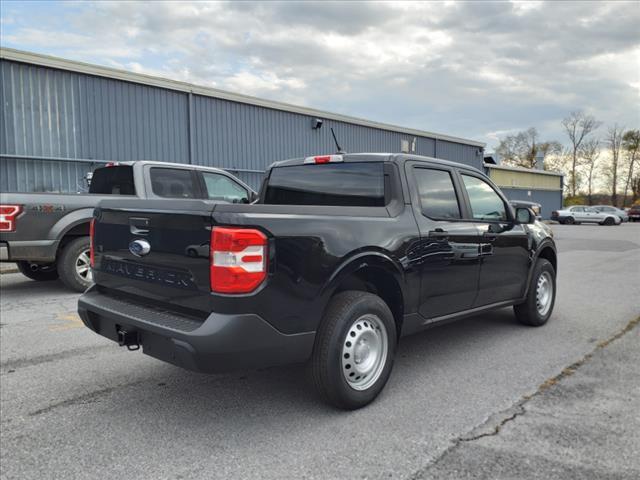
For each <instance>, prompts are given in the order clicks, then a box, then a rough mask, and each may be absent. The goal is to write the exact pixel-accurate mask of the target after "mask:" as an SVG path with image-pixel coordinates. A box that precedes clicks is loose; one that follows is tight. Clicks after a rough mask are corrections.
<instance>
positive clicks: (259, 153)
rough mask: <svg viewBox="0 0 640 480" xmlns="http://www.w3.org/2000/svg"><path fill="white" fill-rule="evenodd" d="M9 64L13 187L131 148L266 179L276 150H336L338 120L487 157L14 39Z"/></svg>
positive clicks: (358, 129)
mask: <svg viewBox="0 0 640 480" xmlns="http://www.w3.org/2000/svg"><path fill="white" fill-rule="evenodd" d="M0 68H1V75H2V76H1V81H2V85H1V88H2V91H1V100H2V125H1V128H0V191H3V192H7V191H19V192H35V191H47V192H76V191H80V190H82V189H83V188H84V187H85V185H84V182H83V176H84V175H85V174H86V172H88V171H91V170H93V169H94V168H96V167H97V166H99V165H100V164H101V163H104V162H112V161H127V160H160V161H168V162H180V163H192V164H197V165H209V166H216V167H220V168H224V169H227V170H229V171H230V172H232V173H234V174H236V175H237V176H239V177H240V178H241V179H242V180H244V181H245V182H246V183H248V184H250V185H252V186H253V187H254V188H256V187H258V185H259V182H260V178H261V174H262V172H263V171H264V169H265V167H267V166H268V165H269V164H270V163H272V162H273V161H276V160H282V159H286V158H292V157H299V156H306V155H313V154H321V153H332V152H334V151H335V145H334V143H333V139H332V137H331V132H330V127H333V128H334V130H335V132H336V134H337V136H338V138H339V140H340V143H341V146H342V147H343V148H344V149H345V150H347V151H350V152H364V151H366V152H401V151H406V152H412V153H417V154H420V155H428V156H432V157H436V158H443V159H447V160H454V161H458V162H462V163H466V164H468V165H472V166H475V167H477V168H478V169H482V165H483V153H484V151H483V150H484V144H483V143H481V142H476V141H473V140H466V139H462V138H456V137H451V136H448V135H441V134H436V133H431V132H425V131H421V130H414V129H410V128H403V127H398V126H394V125H387V124H382V123H377V122H372V121H368V120H363V119H359V118H353V117H348V116H345V115H339V114H335V113H329V112H324V111H319V110H315V109H311V108H303V107H298V106H294V105H289V104H285V103H278V102H272V101H267V100H262V99H258V98H255V97H249V96H246V95H239V94H234V93H229V92H225V91H221V90H217V89H213V88H206V87H201V86H197V85H192V84H189V83H184V82H178V81H173V80H168V79H163V78H158V77H153V76H148V75H141V74H136V73H131V72H126V71H122V70H115V69H111V68H105V67H100V66H96V65H90V64H86V63H80V62H73V61H69V60H64V59H60V58H55V57H50V56H45V55H39V54H34V53H28V52H22V51H18V50H13V49H0ZM319 120H321V121H322V125H321V126H320V127H319V128H318V126H319V123H320V122H319Z"/></svg>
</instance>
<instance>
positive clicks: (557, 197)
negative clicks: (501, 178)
mask: <svg viewBox="0 0 640 480" xmlns="http://www.w3.org/2000/svg"><path fill="white" fill-rule="evenodd" d="M500 189H501V190H502V192H503V193H504V194H505V195H506V197H507V198H508V199H509V200H526V201H527V202H538V203H539V204H540V205H542V218H543V219H545V220H548V219H550V218H551V212H552V211H554V210H560V209H561V208H562V190H528V189H520V188H506V187H500ZM529 192H531V195H529Z"/></svg>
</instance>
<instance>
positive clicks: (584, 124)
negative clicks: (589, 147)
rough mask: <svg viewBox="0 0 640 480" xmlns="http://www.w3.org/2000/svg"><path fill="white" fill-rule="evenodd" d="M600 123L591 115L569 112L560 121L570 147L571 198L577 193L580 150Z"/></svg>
mask: <svg viewBox="0 0 640 480" xmlns="http://www.w3.org/2000/svg"><path fill="white" fill-rule="evenodd" d="M600 124H601V122H599V121H597V120H596V119H595V117H594V116H593V115H588V114H586V113H584V112H571V113H570V114H569V116H568V117H567V118H565V119H564V120H562V126H563V127H564V130H565V132H566V134H567V136H568V137H569V141H570V142H571V146H570V149H569V155H570V161H571V170H570V171H569V191H570V192H571V195H572V196H574V197H575V196H576V193H577V191H578V176H577V173H578V167H579V166H580V148H582V145H583V143H584V141H585V139H586V138H587V137H588V136H589V135H590V134H591V133H593V132H594V131H595V130H596V129H597V128H598V127H599V126H600Z"/></svg>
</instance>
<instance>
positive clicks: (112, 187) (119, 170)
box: [89, 165, 136, 195]
mask: <svg viewBox="0 0 640 480" xmlns="http://www.w3.org/2000/svg"><path fill="white" fill-rule="evenodd" d="M89 193H96V194H100V195H135V194H136V187H135V183H134V181H133V167H132V166H131V165H117V166H112V167H102V168H97V169H96V170H94V172H93V175H92V176H91V184H90V185H89Z"/></svg>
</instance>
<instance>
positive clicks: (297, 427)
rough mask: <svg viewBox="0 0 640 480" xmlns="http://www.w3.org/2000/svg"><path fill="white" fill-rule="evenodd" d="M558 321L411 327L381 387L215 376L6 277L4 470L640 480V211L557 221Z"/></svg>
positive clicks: (71, 301) (72, 303)
mask: <svg viewBox="0 0 640 480" xmlns="http://www.w3.org/2000/svg"><path fill="white" fill-rule="evenodd" d="M553 228H554V231H555V233H556V241H557V243H558V249H559V277H558V288H559V294H558V298H557V301H556V307H555V313H554V315H553V317H552V318H551V320H550V323H549V324H548V325H546V326H545V327H543V328H538V329H536V328H527V327H523V326H521V325H519V324H517V323H516V322H515V320H514V318H513V314H512V311H511V310H510V309H505V310H501V311H498V312H494V313H491V314H485V315H481V316H477V317H474V318H469V319H465V320H462V321H459V322H457V323H452V324H448V325H444V326H441V327H438V328H434V329H432V330H430V331H427V332H425V333H423V334H419V335H416V336H413V337H408V338H405V339H403V340H402V341H401V345H400V348H399V352H398V357H397V359H396V364H395V367H394V372H393V374H392V377H391V380H390V381H389V384H388V385H387V388H386V389H385V391H384V392H383V394H382V395H381V396H380V398H379V399H378V400H377V401H376V402H375V403H374V404H372V405H370V406H369V407H367V408H365V409H362V410H359V411H356V412H350V413H345V412H341V411H336V410H333V409H331V408H329V407H326V406H325V405H324V404H322V403H320V402H319V401H318V400H317V399H316V397H315V395H314V393H313V392H312V391H311V389H310V388H309V386H308V385H307V382H306V378H305V370H304V367H302V366H294V367H286V368H274V369H268V370H263V371H255V372H240V373H234V374H226V375H210V376H208V375H202V374H195V373H190V372H186V371H183V370H181V369H179V368H176V367H173V366H170V365H167V364H164V363H161V362H159V361H156V360H154V359H152V358H149V357H146V356H144V355H142V354H141V353H139V352H135V353H134V352H127V351H126V350H124V349H122V348H119V347H118V346H117V345H115V344H114V343H111V342H109V341H108V340H106V339H104V338H102V337H99V336H97V335H95V334H94V333H92V332H90V331H89V330H87V329H86V328H84V327H83V325H82V323H81V322H80V320H79V318H78V317H77V315H76V313H75V308H76V300H77V295H76V294H73V293H69V292H68V291H66V290H64V289H63V287H62V285H61V284H59V283H58V282H49V283H36V282H33V281H30V280H28V279H26V278H25V277H23V276H21V275H20V274H18V273H11V274H3V275H2V276H0V282H1V291H0V294H1V297H2V298H1V304H0V307H1V317H2V318H1V329H0V341H1V349H0V353H1V355H0V360H1V366H0V390H1V417H2V418H1V438H0V440H1V451H2V453H1V454H0V455H1V471H0V475H1V477H2V478H7V479H9V478H22V479H24V478H38V479H42V478H101V479H102V478H118V477H120V478H130V479H134V478H172V479H187V478H224V479H229V478H274V479H275V478H277V479H282V478H402V479H409V478H581V479H582V478H589V477H593V478H605V477H610V478H638V476H639V475H640V437H639V433H638V432H640V417H639V416H638V412H639V411H640V373H639V367H638V365H639V364H640V351H639V350H640V342H639V340H640V335H639V331H640V326H634V325H635V324H634V323H633V320H634V319H636V318H637V317H638V315H640V301H638V299H639V298H640V224H624V225H622V226H620V227H601V226H589V225H577V226H560V225H556V226H554V227H553Z"/></svg>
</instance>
